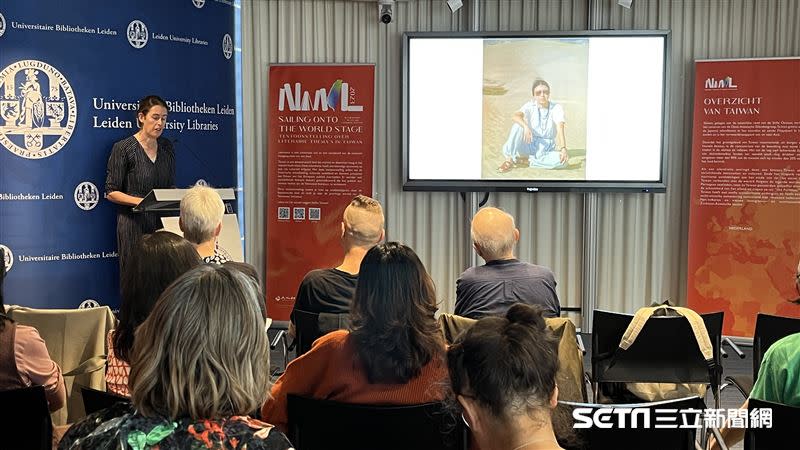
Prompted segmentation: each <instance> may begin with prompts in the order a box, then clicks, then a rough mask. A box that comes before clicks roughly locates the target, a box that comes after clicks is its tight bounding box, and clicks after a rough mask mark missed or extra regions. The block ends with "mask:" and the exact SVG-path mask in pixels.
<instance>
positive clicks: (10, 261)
mask: <svg viewBox="0 0 800 450" xmlns="http://www.w3.org/2000/svg"><path fill="white" fill-rule="evenodd" d="M0 248H2V249H3V255H5V256H3V265H4V266H5V268H6V272H8V271H9V270H11V266H13V265H14V254H13V253H11V249H10V248H8V247H6V246H5V245H3V244H0Z"/></svg>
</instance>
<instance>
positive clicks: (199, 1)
mask: <svg viewBox="0 0 800 450" xmlns="http://www.w3.org/2000/svg"><path fill="white" fill-rule="evenodd" d="M192 4H193V5H194V7H195V8H197V9H200V8H202V7H203V6H204V5H205V4H206V0H192Z"/></svg>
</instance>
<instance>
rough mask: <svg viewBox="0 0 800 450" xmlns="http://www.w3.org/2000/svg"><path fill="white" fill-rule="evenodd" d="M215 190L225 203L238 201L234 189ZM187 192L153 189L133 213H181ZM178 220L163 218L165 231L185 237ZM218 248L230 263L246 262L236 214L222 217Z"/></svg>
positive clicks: (174, 217)
mask: <svg viewBox="0 0 800 450" xmlns="http://www.w3.org/2000/svg"><path fill="white" fill-rule="evenodd" d="M214 190H215V191H217V193H218V194H219V196H220V197H222V201H223V202H227V201H232V200H236V195H235V194H234V191H233V189H232V188H224V189H214ZM187 191H188V189H153V190H152V191H150V192H149V193H148V194H147V195H146V196H145V197H144V198H143V199H142V201H141V202H139V204H138V205H136V206H135V207H134V208H133V211H134V212H179V211H180V210H181V199H182V198H183V196H184V195H186V192H187ZM225 210H226V211H230V209H229V208H228V205H227V204H226V205H225ZM178 219H179V218H178V217H177V216H172V217H169V216H167V217H161V224H162V225H163V227H164V229H165V230H167V231H171V232H173V233H175V234H177V235H179V236H183V231H181V227H180V224H179V221H178ZM217 247H218V250H219V251H220V252H221V253H222V254H224V255H225V256H226V257H227V258H228V259H229V260H230V261H237V262H244V250H243V249H242V232H241V227H240V226H239V219H238V218H237V217H236V214H225V215H224V216H223V217H222V231H221V232H220V234H219V236H218V237H217Z"/></svg>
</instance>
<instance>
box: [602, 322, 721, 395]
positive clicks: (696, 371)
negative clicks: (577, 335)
mask: <svg viewBox="0 0 800 450" xmlns="http://www.w3.org/2000/svg"><path fill="white" fill-rule="evenodd" d="M701 317H702V318H703V322H704V323H705V326H706V329H707V331H708V336H709V338H710V340H711V345H712V347H713V356H714V357H713V367H709V364H707V363H706V360H705V359H704V358H703V355H702V353H700V349H699V348H698V347H697V341H696V339H695V336H694V332H693V331H692V328H691V325H689V321H688V320H686V319H685V318H683V317H674V316H668V317H665V316H653V317H651V318H650V319H649V320H648V321H647V323H646V324H645V326H644V328H643V329H642V331H641V333H640V334H639V336H638V337H637V339H636V341H635V342H634V343H633V344H632V345H631V346H630V347H629V348H628V350H626V351H617V348H618V347H619V343H620V340H621V339H622V336H623V335H624V334H625V330H626V329H627V327H628V324H630V322H631V320H632V319H633V315H630V314H621V313H615V312H610V311H601V310H596V311H595V312H594V317H593V320H592V377H591V379H592V387H593V390H594V401H595V402H597V400H598V393H599V391H600V389H603V388H604V385H606V384H611V383H630V382H653V383H657V382H661V383H708V384H710V385H711V391H712V393H713V395H714V400H715V405H716V408H719V386H720V382H721V379H722V366H721V364H720V358H721V342H722V317H723V313H722V312H716V313H709V314H701Z"/></svg>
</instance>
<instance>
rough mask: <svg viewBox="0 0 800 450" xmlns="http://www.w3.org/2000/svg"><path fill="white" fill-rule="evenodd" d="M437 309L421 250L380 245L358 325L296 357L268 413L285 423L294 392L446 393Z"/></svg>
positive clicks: (404, 398)
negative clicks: (288, 400) (289, 399)
mask: <svg viewBox="0 0 800 450" xmlns="http://www.w3.org/2000/svg"><path fill="white" fill-rule="evenodd" d="M435 312H436V293H435V290H434V286H433V281H432V280H431V278H430V276H429V275H428V273H427V271H426V270H425V266H423V265H422V262H421V261H420V260H419V258H418V257H417V255H416V253H414V251H413V250H412V249H411V248H409V247H407V246H405V245H403V244H399V243H397V242H388V243H386V244H382V245H377V246H375V247H373V248H372V249H371V250H369V251H368V252H367V254H366V256H364V259H363V261H362V262H361V267H360V269H359V276H358V285H357V286H356V293H355V298H354V301H353V308H352V310H351V331H345V330H339V331H334V332H333V333H329V334H327V335H325V336H323V337H321V338H319V339H318V340H317V341H316V342H314V346H313V347H312V348H311V350H310V351H308V352H307V353H305V354H304V355H303V356H301V357H299V358H297V359H295V360H294V361H292V362H291V363H290V364H289V366H288V367H287V368H286V372H285V373H284V374H283V376H281V377H280V378H279V379H278V381H277V382H276V383H275V385H274V386H273V388H272V397H273V399H272V400H270V401H268V402H267V403H266V404H265V405H264V408H263V410H262V415H263V417H264V418H265V419H266V420H268V421H269V422H271V423H274V424H275V425H278V426H282V427H284V428H285V427H286V424H287V421H288V418H287V407H286V396H287V395H288V394H295V395H302V396H307V397H313V398H318V399H326V400H335V401H339V402H346V403H361V404H395V405H413V404H420V403H427V402H432V401H438V400H442V399H443V398H444V383H443V382H444V381H445V380H446V379H447V368H446V367H445V363H444V352H445V347H444V339H443V337H442V334H441V331H440V330H439V327H438V325H437V323H436V319H435V318H434V313H435Z"/></svg>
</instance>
